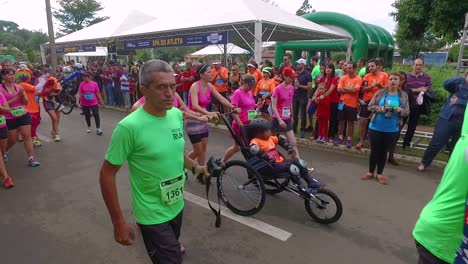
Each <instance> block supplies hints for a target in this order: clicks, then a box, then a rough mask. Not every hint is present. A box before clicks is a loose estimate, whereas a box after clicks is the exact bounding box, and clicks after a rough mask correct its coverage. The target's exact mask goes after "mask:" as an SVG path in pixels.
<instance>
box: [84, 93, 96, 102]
mask: <svg viewBox="0 0 468 264" xmlns="http://www.w3.org/2000/svg"><path fill="white" fill-rule="evenodd" d="M84 99H86V100H93V99H94V94H93V93H85V94H84Z"/></svg>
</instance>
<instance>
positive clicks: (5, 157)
mask: <svg viewBox="0 0 468 264" xmlns="http://www.w3.org/2000/svg"><path fill="white" fill-rule="evenodd" d="M3 161H5V162H7V161H8V153H6V154H3Z"/></svg>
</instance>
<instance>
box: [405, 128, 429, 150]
mask: <svg viewBox="0 0 468 264" xmlns="http://www.w3.org/2000/svg"><path fill="white" fill-rule="evenodd" d="M405 135H406V129H402V130H401V134H400V138H399V139H398V142H397V146H400V147H401V146H403V139H404V138H405ZM433 135H434V133H430V132H421V131H415V132H414V137H413V140H412V141H411V145H410V148H414V149H420V150H426V148H427V147H428V146H429V144H426V143H422V141H423V140H424V139H427V140H428V141H429V142H430V141H431V139H432V136H433Z"/></svg>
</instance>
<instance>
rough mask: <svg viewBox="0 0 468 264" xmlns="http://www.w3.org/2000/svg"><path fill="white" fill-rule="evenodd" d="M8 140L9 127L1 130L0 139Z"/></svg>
mask: <svg viewBox="0 0 468 264" xmlns="http://www.w3.org/2000/svg"><path fill="white" fill-rule="evenodd" d="M7 138H8V127H7V126H5V127H2V128H0V139H7Z"/></svg>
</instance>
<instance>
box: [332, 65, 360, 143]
mask: <svg viewBox="0 0 468 264" xmlns="http://www.w3.org/2000/svg"><path fill="white" fill-rule="evenodd" d="M356 68H357V65H356V63H355V62H348V64H347V65H346V73H347V74H348V75H346V76H343V78H341V80H340V83H339V84H338V92H339V93H341V97H340V103H339V104H338V120H339V125H338V139H337V140H335V143H334V144H335V145H336V146H337V145H340V144H341V143H342V142H343V132H344V125H345V122H347V125H348V133H347V135H348V139H347V140H346V147H347V148H351V147H352V146H353V133H354V122H356V121H357V110H358V106H359V89H361V85H362V79H361V77H359V76H358V75H356Z"/></svg>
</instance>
